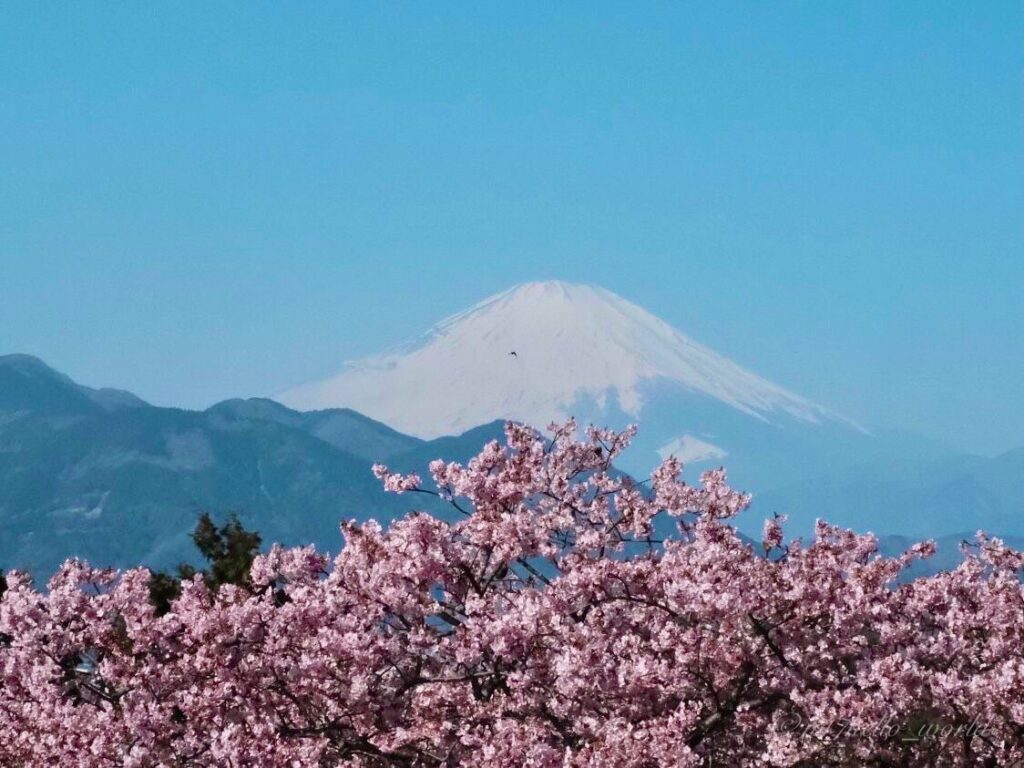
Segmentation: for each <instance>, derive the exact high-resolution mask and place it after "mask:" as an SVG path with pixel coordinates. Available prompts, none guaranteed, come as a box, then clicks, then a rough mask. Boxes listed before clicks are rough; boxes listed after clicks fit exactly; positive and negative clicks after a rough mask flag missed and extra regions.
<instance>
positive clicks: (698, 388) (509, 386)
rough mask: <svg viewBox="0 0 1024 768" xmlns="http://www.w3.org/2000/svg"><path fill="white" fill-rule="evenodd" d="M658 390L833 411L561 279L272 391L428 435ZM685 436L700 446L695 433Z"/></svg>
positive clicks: (770, 415) (603, 404) (755, 413)
mask: <svg viewBox="0 0 1024 768" xmlns="http://www.w3.org/2000/svg"><path fill="white" fill-rule="evenodd" d="M656 388H657V389H660V390H664V389H665V388H669V389H675V390H678V391H679V392H680V393H685V394H687V395H691V396H692V395H696V396H699V397H702V398H707V399H710V400H712V401H715V402H717V403H720V404H723V405H725V406H728V407H729V408H730V409H732V410H734V411H737V412H739V413H742V414H745V415H746V416H749V417H752V418H755V419H757V420H760V421H766V422H770V421H772V420H774V419H777V418H783V419H786V420H796V421H799V422H804V423H808V424H816V423H819V422H822V421H831V420H836V419H837V418H838V417H836V416H835V415H834V414H832V413H830V412H829V411H828V410H827V409H825V408H823V407H822V406H820V405H817V404H815V403H813V402H811V401H809V400H806V399H804V398H802V397H800V396H798V395H796V394H793V393H792V392H789V391H788V390H786V389H784V388H783V387H781V386H779V385H777V384H774V383H772V382H770V381H768V380H766V379H764V378H762V377H760V376H757V375H756V374H754V373H751V372H750V371H747V370H745V369H744V368H741V367H740V366H739V365H737V364H736V363H733V362H732V361H730V360H728V359H727V358H725V357H722V356H721V355H719V354H717V353H716V352H714V351H712V350H710V349H708V348H707V347H704V346H702V345H700V344H698V343H697V342H695V341H693V340H692V339H690V338H688V337H687V336H685V335H684V334H682V333H680V332H679V331H677V330H676V329H675V328H673V327H672V326H670V325H669V324H668V323H666V322H664V321H663V320H661V319H659V318H657V317H655V316H654V315H652V314H651V313H649V312H647V311H646V310H644V309H642V308H641V307H638V306H637V305H635V304H632V303H631V302H629V301H627V300H625V299H623V298H622V297H621V296H617V295H616V294H614V293H612V292H610V291H607V290H605V289H603V288H598V287H596V286H591V285H579V284H573V283H564V282H557V281H553V282H534V283H525V284H523V285H519V286H517V287H515V288H512V289H510V290H507V291H505V292H503V293H499V294H497V295H495V296H492V297H490V298H488V299H485V300H483V301H481V302H480V303H479V304H476V305H475V306H473V307H471V308H469V309H467V310H465V311H463V312H460V313H458V314H455V315H452V316H451V317H449V318H447V319H445V320H443V321H441V322H440V323H438V324H437V325H436V326H434V327H433V328H432V329H430V330H429V331H428V332H427V333H426V334H424V335H423V336H422V337H420V338H419V339H417V340H415V341H414V342H413V343H411V344H408V345H406V346H404V347H401V348H399V349H396V350H393V351H390V352H387V353H384V354H382V355H379V356H376V357H371V358H367V359H364V360H358V361H354V362H350V363H348V364H346V365H345V366H344V367H343V368H342V370H341V371H339V372H338V373H337V374H336V375H334V376H331V377H330V378H328V379H326V380H323V381H317V382H312V383H309V384H305V385H302V386H299V387H297V388H295V389H292V390H290V391H287V392H285V393H283V394H281V395H280V396H278V397H277V399H278V400H280V401H281V402H282V403H285V404H286V405H289V406H291V407H293V408H298V409H300V410H313V409H322V408H333V407H339V406H344V407H349V408H354V409H355V410H357V411H360V412H361V413H365V414H367V415H369V416H371V417H372V418H375V419H379V420H380V421H383V422H384V423H386V424H389V425H391V426H393V427H394V428H396V429H399V430H401V431H403V432H406V433H409V434H413V435H416V436H418V437H422V438H434V437H437V436H440V435H446V434H457V433H460V432H462V431H465V430H466V429H468V428H470V427H473V426H475V425H477V424H482V423H485V422H489V421H492V420H494V419H515V420H520V421H524V422H528V423H531V424H534V425H538V426H542V425H544V424H547V423H548V422H550V421H552V420H560V419H564V418H566V417H568V416H570V415H576V416H578V417H592V418H597V419H601V418H605V419H607V418H609V415H620V416H622V417H624V418H625V419H628V420H636V419H638V418H639V417H640V415H641V412H642V411H644V410H645V406H646V405H647V403H648V402H649V400H650V396H651V393H652V391H653V390H654V389H656ZM610 420H611V421H617V420H619V419H615V418H611V419H610ZM679 439H680V440H682V438H681V437H680V438H679ZM689 444H690V445H696V444H697V442H695V438H691V440H690V443H689ZM702 444H704V445H707V444H706V443H702ZM710 447H711V448H714V446H710Z"/></svg>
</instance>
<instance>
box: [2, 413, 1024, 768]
mask: <svg viewBox="0 0 1024 768" xmlns="http://www.w3.org/2000/svg"><path fill="white" fill-rule="evenodd" d="M632 434H633V433H632V430H629V431H626V432H624V433H615V432H612V431H608V430H595V429H591V430H589V431H588V432H587V434H586V437H585V438H582V439H581V438H579V437H578V430H577V427H576V425H575V424H574V423H572V422H569V423H567V424H563V425H553V426H552V427H551V428H550V435H549V436H547V437H544V436H542V435H540V434H538V433H536V432H535V431H533V430H532V429H529V428H527V427H523V426H519V425H515V424H509V425H508V426H507V428H506V442H505V444H504V445H502V444H499V443H497V442H493V443H490V444H488V445H486V446H485V447H484V448H483V450H482V451H481V452H480V454H479V455H477V456H476V457H475V458H473V459H472V460H471V461H469V462H468V463H467V464H466V465H464V466H463V465H460V464H456V463H445V462H443V461H435V462H434V463H432V464H431V466H430V473H431V475H432V480H433V482H432V483H431V484H430V486H429V487H428V486H427V484H425V483H423V481H422V480H421V478H419V477H417V476H415V475H401V474H396V473H393V472H391V471H389V470H388V468H387V467H384V466H381V465H377V466H375V467H374V471H375V473H376V474H377V476H378V477H379V478H380V479H381V480H382V482H383V484H384V486H385V488H387V489H388V490H391V491H394V492H396V493H411V494H416V493H430V494H436V495H438V496H440V497H441V498H442V499H444V500H445V501H447V502H449V503H451V504H452V505H453V507H454V508H455V509H456V510H458V512H459V513H461V515H460V516H459V518H458V519H457V520H456V521H455V522H453V523H448V522H444V521H441V520H439V519H437V518H435V517H432V516H429V515H426V514H411V515H409V516H407V517H405V518H403V519H400V520H398V521H396V522H394V523H393V524H391V525H390V526H389V527H388V528H386V529H385V528H382V527H381V526H380V525H378V524H377V523H374V522H370V523H365V524H356V523H353V522H346V523H344V524H343V525H342V533H343V537H344V546H343V548H342V549H341V551H340V553H339V554H338V555H337V556H336V557H334V558H333V559H330V558H328V557H327V556H326V555H324V554H321V553H319V552H317V551H315V550H314V549H312V548H294V549H284V548H281V547H278V546H274V547H273V548H271V549H270V551H269V552H267V553H265V554H262V555H260V556H258V557H257V558H256V559H255V561H254V562H253V564H252V568H251V571H250V576H249V579H248V582H247V584H244V585H236V584H223V585H221V586H219V587H218V586H217V585H210V584H208V583H207V581H204V579H203V578H202V577H201V576H199V575H197V576H196V577H195V578H193V579H191V580H185V581H183V582H182V583H181V591H180V594H179V595H178V596H177V597H176V598H174V600H173V602H171V603H170V606H169V610H167V611H166V612H160V615H157V613H158V612H156V611H154V608H153V606H152V605H151V603H150V601H149V584H150V578H151V576H150V574H149V572H148V571H146V570H145V569H134V570H129V571H126V572H123V573H120V574H118V573H115V572H112V571H107V570H98V569H95V568H92V567H90V566H88V565H87V564H85V563H81V562H78V561H69V562H67V563H65V564H64V566H63V567H62V568H61V569H60V571H59V572H58V573H57V574H56V575H55V576H54V577H53V578H52V579H51V580H50V582H49V584H48V587H47V589H45V590H40V589H37V588H35V587H34V586H33V584H32V583H31V581H30V579H29V578H28V577H27V576H26V575H25V574H21V573H18V572H11V573H9V574H7V589H6V591H5V592H4V593H3V595H2V597H0V764H2V765H4V766H50V765H61V766H64V765H68V766H86V767H89V768H91V767H92V766H120V765H125V766H139V767H140V768H141V767H143V766H147V767H148V766H154V767H155V766H221V765H224V766H253V765H259V766H352V767H353V768H355V767H365V768H370V767H377V766H456V765H470V766H482V767H486V768H490V767H493V768H498V767H502V768H504V767H506V766H535V767H537V768H547V767H549V766H550V768H569V767H572V766H605V765H616V766H621V768H646V767H648V766H651V767H655V766H699V765H707V766H711V765H721V766H739V765H755V764H763V765H777V766H859V765H878V766H897V765H900V766H902V765H910V766H933V765H934V766H942V765H948V766H954V765H1010V764H1013V763H1014V762H1015V761H1020V760H1024V592H1022V587H1021V582H1020V580H1019V578H1018V576H1019V573H1020V570H1021V568H1022V567H1024V555H1022V554H1020V553H1018V552H1015V551H1012V550H1010V549H1008V548H1007V547H1005V546H1004V545H1003V544H1002V543H1001V542H1000V541H999V540H998V539H990V538H987V537H985V536H984V535H979V537H978V540H977V542H976V544H975V545H973V547H972V548H970V549H969V550H968V551H966V552H965V559H964V561H963V563H962V564H961V565H960V566H959V567H957V568H956V569H955V570H952V571H949V572H945V573H941V574H939V575H937V576H932V577H927V578H921V579H918V580H914V581H910V582H908V583H902V582H901V580H900V576H901V574H902V573H903V572H904V570H905V569H906V568H907V567H908V565H909V564H910V563H911V562H912V560H914V559H915V558H918V557H926V556H928V555H929V554H930V553H931V552H932V551H933V549H934V547H933V545H931V544H930V543H924V544H919V545H917V546H915V547H913V548H912V549H911V550H910V551H908V552H907V553H906V554H904V555H903V556H901V557H896V558H885V557H881V556H879V555H878V553H877V545H876V541H875V539H874V538H873V537H872V536H870V535H858V534H855V533H853V532H850V531H846V530H841V529H838V528H836V527H833V526H830V525H828V524H826V523H823V522H819V523H818V525H817V528H816V531H815V534H814V536H813V538H812V539H811V540H810V541H807V542H804V541H801V540H791V541H788V542H787V539H786V537H785V534H784V530H783V526H784V523H785V520H784V518H781V517H775V518H772V519H770V520H768V521H766V523H765V528H764V536H763V539H764V540H763V542H762V543H760V544H759V545H751V543H750V542H749V541H747V540H745V539H744V538H743V537H741V536H740V535H739V534H738V533H737V531H736V530H735V528H734V527H733V525H732V522H731V521H732V520H733V518H734V517H735V516H736V515H737V514H740V513H741V512H742V511H743V510H744V509H745V508H746V507H747V505H748V503H749V497H748V496H746V495H744V494H741V493H738V492H736V491H734V490H732V489H730V488H729V486H728V485H727V483H726V477H725V474H724V472H723V471H721V470H715V471H710V472H706V473H704V475H703V476H702V477H701V480H700V483H699V484H697V485H690V484H688V483H686V482H684V481H683V479H682V474H681V471H682V467H681V465H680V463H679V462H678V461H676V460H675V459H672V458H670V459H667V460H666V461H665V462H664V463H662V464H661V466H659V467H658V468H657V469H656V470H655V472H654V473H653V474H652V475H651V477H650V479H649V481H647V482H645V483H643V484H639V483H636V482H634V481H633V480H632V479H630V478H629V477H626V476H624V475H621V474H620V473H617V472H616V471H615V470H614V467H613V463H614V461H615V459H616V457H617V456H618V455H619V453H620V452H621V451H622V450H623V449H624V448H625V447H626V446H627V445H628V443H629V440H630V438H631V437H632ZM665 519H669V520H671V521H672V523H673V527H674V528H675V533H674V535H672V536H671V537H667V538H665V539H664V540H659V539H658V537H657V535H656V532H657V531H660V530H664V528H665V526H664V524H663V523H662V522H661V521H663V520H665Z"/></svg>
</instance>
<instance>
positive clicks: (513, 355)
mask: <svg viewBox="0 0 1024 768" xmlns="http://www.w3.org/2000/svg"><path fill="white" fill-rule="evenodd" d="M509 354H510V355H512V357H519V355H517V354H516V351H515V350H514V349H513V350H512V351H511V352H509Z"/></svg>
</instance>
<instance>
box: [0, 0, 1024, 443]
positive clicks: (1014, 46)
mask: <svg viewBox="0 0 1024 768" xmlns="http://www.w3.org/2000/svg"><path fill="white" fill-rule="evenodd" d="M547 278H561V279H566V280H576V281H582V282H593V283H598V284H601V285H603V286H605V287H607V288H609V289H611V290H614V291H616V292H618V293H621V294H622V295H623V296H625V297H626V298H628V299H630V300H632V301H635V302H637V303H639V304H641V305H643V306H644V307H646V308H648V309H649V310H651V311H653V312H654V313H655V314H658V315H660V316H662V317H663V318H665V319H666V320H668V321H669V322H671V323H672V324H674V325H676V326H677V327H679V328H680V329H681V330H683V331H684V332H686V333H688V334H690V335H691V336H693V337H695V338H696V339H698V340H699V341H702V342H704V343H706V344H708V345H710V346H712V347H714V348H715V349H717V350H718V351H720V352H722V353H723V354H726V355H728V356H730V357H732V358H734V359H735V360H737V361H738V362H740V363H742V364H744V365H746V366H748V367H750V368H752V369H753V370H755V371H757V372H759V373H761V374H764V375H766V376H768V377H769V378H771V379H774V380H776V381H778V382H780V383H782V384H784V385H786V386H789V387H790V388H792V389H794V390H796V391H798V392H800V393H801V394H804V395H806V396H809V397H811V398H814V399H817V400H819V401H820V402H822V403H824V404H826V405H828V406H831V407H833V408H835V409H837V410H839V411H841V412H845V413H847V414H849V415H851V416H853V417H854V418H857V419H860V420H862V421H864V422H867V423H872V424H881V425H890V426H897V427H906V428H911V429H915V430H918V431H921V432H924V433H926V434H929V435H932V436H936V437H939V438H943V439H946V440H948V441H950V442H953V443H955V444H958V445H961V446H963V447H967V448H971V449H975V450H979V451H985V452H996V451H999V450H1003V449H1008V448H1011V447H1014V446H1020V445H1024V396H1022V391H1024V385H1022V382H1024V341H1022V332H1024V309H1022V307H1021V297H1022V296H1024V4H1021V3H1020V2H1012V3H996V2H987V3H948V4H947V3H939V2H934V0H932V1H929V2H922V3H909V2H900V3H891V2H885V3H877V4H853V3H846V4H837V3H811V2H808V3H773V4H756V5H755V4H749V5H748V4H726V3H704V4H701V5H700V6H698V5H696V4H681V3H671V4H665V5H661V4H647V3H639V4H637V3H619V4H603V3H595V2H587V3H579V4H572V3H559V4H553V3H537V4H524V3H514V4H509V3H504V4H481V3H474V4H466V3H452V4H447V5H446V6H445V7H443V8H442V7H439V4H437V3H419V4H372V3H358V4H340V3H331V4H324V5H321V6H317V5H313V4H305V5H299V4H290V3H266V4H262V3H237V4H231V3H216V4H213V3H194V4H187V3H184V4H183V3H174V4H167V5H166V6H163V7H162V8H157V7H156V6H155V4H141V3H137V4H122V5H120V6H118V5H115V4H107V3H102V4H101V3H59V4H42V3H36V2H23V3H4V4H3V6H2V8H0V352H6V351H12V352H13V351H23V352H30V353H33V354H36V355H38V356H40V357H42V358H44V359H45V360H46V361H47V362H49V363H50V364H51V365H53V366H55V367H57V368H59V369H61V370H63V371H65V372H67V373H69V374H71V375H72V376H73V377H75V378H76V379H78V380H80V381H82V382H84V383H88V384H93V385H118V386H122V387H125V388H128V389H131V390H133V391H135V392H136V393H138V394H139V395H141V396H143V397H145V398H147V399H149V400H151V401H153V402H156V403H159V404H178V405H185V406H192V407H194V406H205V405H208V404H210V403H212V402H214V401H216V400H218V399H221V398H225V397H229V396H236V395H257V394H267V393H271V392H275V391H279V390H280V389H282V388H284V387H287V386H290V385H293V384H295V383H298V382H300V381H303V380H306V379H309V378H313V377H317V376H320V375H323V374H325V373H327V372H328V371H330V370H332V369H334V368H335V367H336V366H337V364H338V363H339V362H340V361H342V360H344V359H346V358H350V357H355V356H360V355H363V354H366V353H370V352H374V351H377V350H379V349H381V348H382V347H385V346H388V345H391V344H394V343H396V342H400V341H403V340H405V339H406V338H407V337H409V336H411V335H414V334H416V333H418V332H420V331H422V330H424V329H425V328H426V326H427V325H429V324H430V323H432V322H434V321H436V320H438V319H440V318H441V317H443V316H445V315H447V314H449V313H450V312H452V311H454V310H457V309H460V308H462V307H463V306H464V305H465V304H467V303H469V302H472V301H476V300H478V299H480V298H483V297H484V296H486V295H488V294H490V293H493V292H496V291H498V290H501V289H504V288H506V287H508V286H510V285H512V284H514V283H518V282H522V281H526V280H535V279H547Z"/></svg>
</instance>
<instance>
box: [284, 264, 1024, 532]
mask: <svg viewBox="0 0 1024 768" xmlns="http://www.w3.org/2000/svg"><path fill="white" fill-rule="evenodd" d="M275 399H276V400H278V401H279V402H281V403H283V404H285V405H287V406H289V407H291V408H295V409H297V410H300V411H311V410H320V409H328V408H351V409H354V410H356V411H358V412H360V413H363V414H366V415H367V416H369V417H371V418H373V419H376V420H379V421H381V422H383V423H385V424H387V425H389V426H390V427H393V428H394V429H397V430H399V431H400V432H404V433H407V434H411V435H414V436H416V437H419V438H423V439H432V438H437V437H439V436H442V435H453V434H459V433H461V432H464V431H466V430H468V429H470V428H472V427H476V426H478V425H481V424H486V423H489V422H493V421H495V420H499V419H512V420H516V421H522V422H526V423H530V424H533V425H535V426H544V425H546V424H548V423H549V422H551V421H558V420H563V419H565V418H567V417H569V416H575V417H576V418H577V420H578V421H579V422H581V423H582V424H586V423H594V424H598V425H607V426H613V427H618V428H621V427H623V426H625V425H626V424H628V423H633V422H635V423H638V424H639V427H640V432H639V435H638V437H637V440H636V441H635V442H634V447H633V448H631V449H630V450H629V451H628V452H627V454H626V455H625V456H624V460H623V464H622V467H623V469H625V470H627V471H630V472H632V473H634V474H636V475H638V476H641V477H642V476H646V474H647V473H648V472H649V471H650V469H651V468H652V467H653V466H654V465H655V464H656V463H657V461H658V460H659V459H660V458H663V457H665V456H668V455H670V454H674V455H676V456H677V457H678V458H680V459H681V460H683V461H684V462H686V463H687V464H688V466H689V472H690V473H691V475H690V476H691V477H693V476H694V475H695V474H696V472H697V471H699V470H701V469H703V468H706V467H708V466H718V465H725V466H726V468H727V469H728V470H729V473H730V477H731V478H732V480H733V482H734V484H735V485H738V486H740V487H742V488H744V489H748V490H752V491H753V492H754V495H755V509H756V510H757V511H758V512H759V513H760V514H757V515H752V516H751V517H750V520H751V530H753V528H754V527H755V526H757V525H759V521H760V520H761V519H763V516H764V515H765V514H770V513H771V512H776V511H777V512H784V513H787V514H789V515H790V517H791V518H792V519H793V522H794V524H795V526H796V527H797V528H803V529H804V530H809V529H810V527H811V525H812V524H813V520H814V519H815V518H817V517H824V518H827V519H829V520H830V521H832V522H836V523H840V524H845V525H850V526H852V527H855V528H857V529H859V530H865V529H872V530H876V531H879V532H883V533H904V534H909V535H940V534H953V533H960V532H963V531H970V530H972V529H976V528H978V527H985V528H988V529H989V530H996V531H998V530H1003V531H1006V532H1007V533H1009V532H1010V530H1014V531H1015V530H1016V529H1017V528H1019V527H1020V525H1019V522H1018V519H1019V518H1018V516H1017V514H1016V513H1015V511H1013V510H1010V509H1007V508H1006V506H1005V504H1003V502H1002V501H997V500H994V499H993V497H992V493H990V489H989V488H987V487H986V488H981V487H979V485H978V483H976V482H975V481H974V480H973V479H972V478H968V477H966V475H968V474H970V472H971V471H972V468H973V467H974V466H975V464H976V462H977V460H978V457H971V456H968V455H966V454H963V453H962V452H960V451H958V450H956V449H955V448H952V447H950V446H946V445H942V444H939V443H936V442H934V441H930V440H927V439H925V438H923V437H920V436H917V435H912V434H906V433H899V432H895V431H891V430H886V429H877V428H872V429H871V430H870V431H869V430H867V429H865V428H864V427H862V426H861V425H859V424H857V423H856V422H854V421H852V420H851V419H848V418H846V417H845V416H843V415H842V414H841V413H839V412H837V411H834V410H832V409H830V408H828V407H825V406H823V405H820V404H818V403H815V402H813V401H812V400H810V399H807V398H805V397H802V396H801V395H799V394H796V393H794V392H792V391H790V390H788V389H786V388H785V387H783V386H781V385H779V384H776V383H774V382H772V381H770V380H768V379H766V378H764V377H762V376H759V375H758V374H756V373H753V372H751V371H748V370H746V369H744V368H743V367H741V366H740V365H738V364H736V363H734V362H732V361H731V360H729V359H728V358H726V357H724V356H723V355H721V354H718V353H717V352H715V351H713V350H711V349H708V348H707V347H705V346H703V345H701V344H699V343H698V342H696V341H694V340H693V339H691V338H689V337H688V336H686V335H685V334H683V333H682V332H680V331H678V330H676V329H675V328H673V327H672V326H671V325H669V324H668V323H666V322H665V321H663V320H661V319H659V318H657V317H655V316H654V315H652V314H651V313H650V312H647V311H646V310H644V309H643V308H641V307H639V306H637V305H635V304H633V303H631V302H629V301H627V300H625V299H623V298H622V297H620V296H617V295H616V294H614V293H612V292H610V291H607V290H605V289H603V288H599V287H595V286H590V285H579V284H572V283H564V282H533V283H526V284H523V285H519V286H517V287H514V288H512V289H510V290H507V291H505V292H503V293H499V294H497V295H495V296H492V297H490V298H487V299H484V300H483V301H481V302H479V303H478V304H476V305H474V306H472V307H470V308H469V309H466V310H464V311H462V312H459V313H457V314H454V315H452V316H450V317H448V318H447V319H445V320H442V321H441V322H439V323H438V324H437V325H435V326H434V327H433V328H431V329H430V330H429V331H427V332H426V333H425V334H423V335H422V336H420V337H419V338H416V339H414V340H413V341H412V342H410V343H408V344H406V345H404V346H401V347H398V348H395V349H393V350H390V351H387V352H384V353H382V354H380V355H377V356H374V357H370V358H366V359H362V360H356V361H352V362H349V363H347V364H345V365H344V366H343V367H342V368H341V369H340V370H339V371H338V372H337V373H336V374H335V375H332V376H330V377H328V378H326V379H324V380H321V381H315V382H311V383H307V384H303V385H301V386H298V387H296V388H294V389H291V390H288V391H285V392H283V393H281V394H279V395H277V396H276V397H275Z"/></svg>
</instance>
